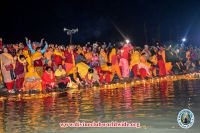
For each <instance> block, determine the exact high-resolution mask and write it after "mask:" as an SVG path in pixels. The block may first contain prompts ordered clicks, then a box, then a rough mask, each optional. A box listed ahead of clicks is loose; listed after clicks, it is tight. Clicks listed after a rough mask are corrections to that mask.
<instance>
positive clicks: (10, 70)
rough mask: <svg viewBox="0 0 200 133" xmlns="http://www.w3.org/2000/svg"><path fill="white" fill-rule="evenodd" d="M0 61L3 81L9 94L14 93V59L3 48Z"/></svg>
mask: <svg viewBox="0 0 200 133" xmlns="http://www.w3.org/2000/svg"><path fill="white" fill-rule="evenodd" d="M0 60H1V72H2V75H3V81H4V83H5V84H6V87H7V89H8V92H9V93H14V90H13V87H14V79H15V75H14V67H15V66H14V65H15V63H14V59H13V56H12V55H11V54H9V53H8V49H7V48H4V49H3V53H2V54H1V55H0Z"/></svg>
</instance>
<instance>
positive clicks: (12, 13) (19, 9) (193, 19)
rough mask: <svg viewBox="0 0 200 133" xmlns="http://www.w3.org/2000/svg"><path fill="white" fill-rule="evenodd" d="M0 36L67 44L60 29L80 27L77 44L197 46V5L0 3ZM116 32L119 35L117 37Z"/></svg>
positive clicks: (184, 0)
mask: <svg viewBox="0 0 200 133" xmlns="http://www.w3.org/2000/svg"><path fill="white" fill-rule="evenodd" d="M0 5H1V6H0V14H1V15H0V16H1V18H0V21H1V22H0V37H2V38H3V41H4V42H5V43H15V42H20V41H24V37H25V36H27V37H30V38H31V39H33V40H36V41H39V40H40V39H41V38H43V37H44V38H45V39H46V40H47V41H48V42H52V43H63V44H64V43H67V42H68V41H69V40H68V38H67V36H66V33H64V32H63V28H64V27H66V28H79V32H78V33H77V34H76V35H74V36H73V41H74V42H76V43H85V42H88V41H91V42H93V41H100V42H104V41H105V42H116V41H122V40H124V39H123V37H122V34H123V35H125V36H126V37H128V38H130V39H131V41H132V42H134V43H136V44H138V45H143V44H145V43H146V42H147V43H153V42H156V41H161V42H166V41H169V40H172V41H177V40H180V39H181V38H182V37H184V36H187V40H188V41H189V42H190V43H194V44H200V1H198V0H196V1H194V0H165V1H164V0H153V1H151V0H40V1H37V0H26V1H23V0H13V1H9V0H5V1H4V2H3V1H2V0H1V3H0ZM120 32H121V34H120Z"/></svg>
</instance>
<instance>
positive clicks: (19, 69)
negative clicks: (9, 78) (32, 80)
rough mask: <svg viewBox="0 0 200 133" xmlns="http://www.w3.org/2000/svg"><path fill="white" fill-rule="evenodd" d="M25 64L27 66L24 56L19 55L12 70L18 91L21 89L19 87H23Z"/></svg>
mask: <svg viewBox="0 0 200 133" xmlns="http://www.w3.org/2000/svg"><path fill="white" fill-rule="evenodd" d="M26 66H27V62H26V59H25V56H24V55H20V56H19V57H18V59H17V61H16V64H15V70H14V71H15V75H16V80H15V83H16V89H17V90H18V91H21V89H22V88H23V83H24V76H25V72H26Z"/></svg>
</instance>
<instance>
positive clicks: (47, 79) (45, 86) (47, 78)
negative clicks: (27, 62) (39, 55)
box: [42, 66, 56, 91]
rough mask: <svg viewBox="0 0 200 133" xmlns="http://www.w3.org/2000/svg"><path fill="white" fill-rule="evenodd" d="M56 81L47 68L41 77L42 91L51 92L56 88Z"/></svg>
mask: <svg viewBox="0 0 200 133" xmlns="http://www.w3.org/2000/svg"><path fill="white" fill-rule="evenodd" d="M55 81H56V79H55V75H54V72H53V71H52V69H51V67H49V66H47V67H46V70H45V72H44V74H43V75H42V90H43V91H44V90H52V89H53V88H54V87H56V82H55Z"/></svg>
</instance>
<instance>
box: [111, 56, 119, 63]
mask: <svg viewBox="0 0 200 133" xmlns="http://www.w3.org/2000/svg"><path fill="white" fill-rule="evenodd" d="M117 59H118V58H117V56H116V55H113V56H112V57H111V63H112V65H115V64H116V63H117Z"/></svg>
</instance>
